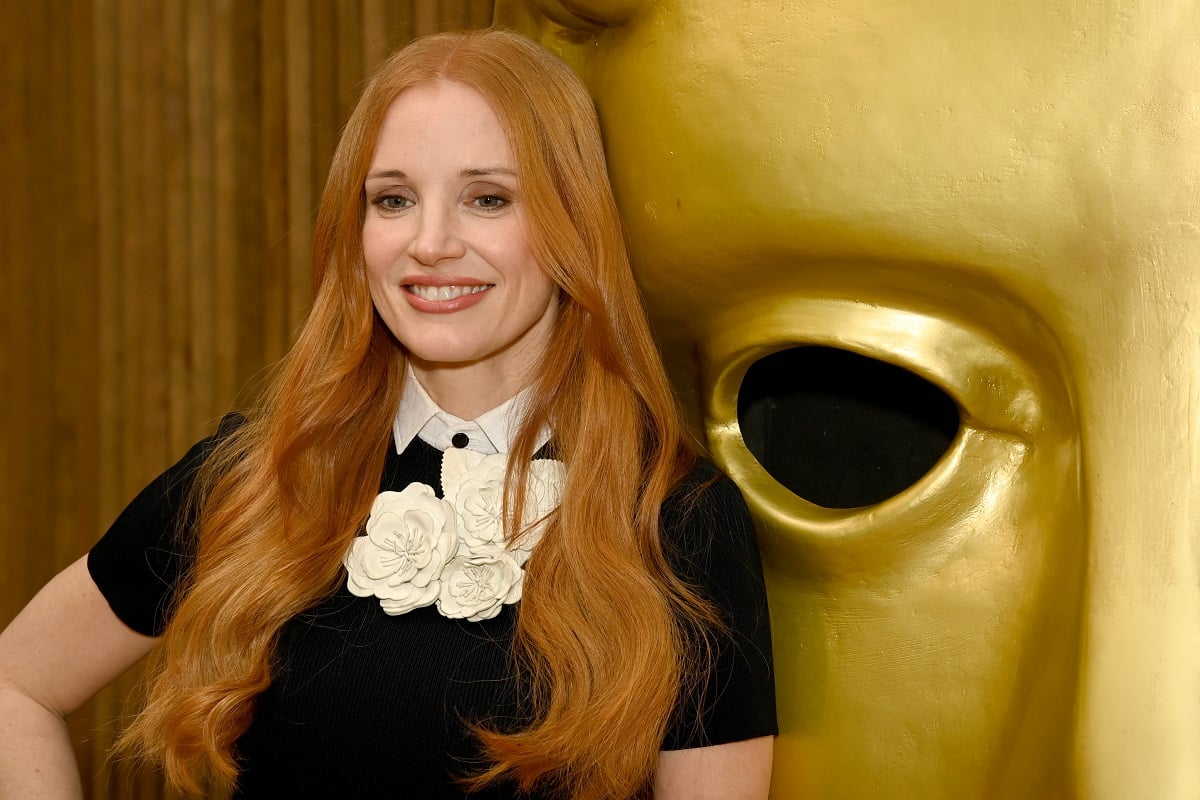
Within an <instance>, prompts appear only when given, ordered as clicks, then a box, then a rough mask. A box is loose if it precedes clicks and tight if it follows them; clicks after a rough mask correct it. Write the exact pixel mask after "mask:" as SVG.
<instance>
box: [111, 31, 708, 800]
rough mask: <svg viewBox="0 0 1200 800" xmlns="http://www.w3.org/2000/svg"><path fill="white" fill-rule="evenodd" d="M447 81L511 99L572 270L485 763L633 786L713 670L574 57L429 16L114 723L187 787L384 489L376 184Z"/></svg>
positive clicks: (360, 147) (641, 328)
mask: <svg viewBox="0 0 1200 800" xmlns="http://www.w3.org/2000/svg"><path fill="white" fill-rule="evenodd" d="M438 81H455V82H458V83H461V84H464V85H466V86H468V87H470V88H472V89H475V90H476V91H478V92H479V93H480V94H481V95H482V96H483V97H484V98H486V99H487V100H488V102H489V103H490V104H491V106H492V108H493V109H494V110H495V112H496V114H497V116H498V117H499V118H500V121H501V124H502V126H503V127H504V130H505V132H506V133H507V136H508V140H509V145H510V147H511V148H512V151H513V156H514V159H515V161H516V166H517V171H518V175H519V179H520V185H521V191H522V197H523V202H524V203H525V204H526V207H527V209H528V215H527V219H528V220H529V226H530V230H529V231H528V235H529V238H530V243H531V246H532V248H533V251H534V253H535V255H536V257H537V260H538V264H539V265H540V266H541V268H542V269H543V270H545V272H546V273H547V274H548V275H549V276H550V277H551V278H552V279H553V280H554V281H555V282H556V283H557V284H558V286H559V287H560V288H561V300H560V303H561V307H560V309H559V315H558V320H557V328H556V332H555V335H554V336H553V337H552V338H551V342H550V345H549V347H548V350H547V352H546V353H545V356H544V358H543V363H542V368H541V369H540V370H539V372H538V375H537V377H536V379H535V381H534V385H535V389H534V392H533V393H532V394H533V398H534V399H533V402H532V404H531V406H530V409H529V412H528V416H527V418H526V419H525V421H524V423H523V425H522V427H521V429H520V431H519V432H518V434H517V436H516V438H515V441H514V444H513V448H512V451H511V453H510V458H509V465H508V470H509V477H510V480H509V482H508V485H509V486H510V487H516V488H515V489H514V491H513V492H512V493H511V494H510V496H509V497H508V498H507V503H506V505H507V517H508V519H509V520H510V522H511V521H512V520H518V519H522V516H521V514H520V511H521V506H522V504H523V502H524V498H523V496H522V491H521V488H522V487H524V485H525V480H524V478H525V474H526V472H527V470H528V465H529V462H530V460H531V458H532V456H533V450H534V445H535V443H536V435H537V432H538V431H539V430H540V429H541V427H542V426H543V425H549V426H550V428H551V429H552V430H553V431H554V444H555V449H556V453H557V455H558V457H559V458H561V459H562V460H563V461H564V462H565V464H566V474H567V483H566V487H565V491H564V496H563V501H562V504H561V506H560V507H559V509H558V512H557V514H556V515H555V516H554V517H553V519H552V520H551V521H550V525H549V527H548V529H547V530H546V533H545V535H544V537H543V539H542V540H541V541H540V542H539V544H538V546H537V551H536V552H535V554H534V557H533V558H532V559H531V560H530V561H529V563H528V565H527V575H526V580H525V589H524V595H523V598H522V600H521V603H520V605H519V606H518V624H517V631H516V636H515V639H514V643H513V648H514V663H515V664H517V669H518V680H519V681H520V687H521V691H522V692H523V693H524V695H525V696H526V697H527V698H528V699H529V700H530V702H531V707H532V708H533V709H534V710H535V716H534V718H533V720H532V722H531V723H530V724H529V725H528V727H526V728H524V729H522V730H519V731H516V732H499V731H495V730H489V729H487V728H483V727H478V728H477V729H476V733H477V735H478V737H479V738H480V740H481V743H482V746H483V749H484V753H485V755H486V756H487V757H488V759H489V764H490V766H488V767H486V768H485V769H484V770H483V771H482V772H481V773H480V774H478V775H476V776H475V777H474V778H473V779H472V781H471V782H472V783H473V784H474V785H476V786H478V785H483V784H486V783H489V782H492V781H495V780H498V779H502V778H504V779H512V780H515V781H516V782H517V783H518V784H519V785H520V786H521V787H522V788H524V789H531V788H534V787H538V788H541V789H550V790H551V791H552V792H555V793H557V794H560V795H561V796H564V797H570V798H576V799H577V800H591V798H596V799H597V800H599V799H600V798H627V797H633V796H637V795H638V794H640V793H642V792H644V791H645V790H646V787H647V786H648V785H649V782H650V779H651V777H652V775H653V770H654V767H655V764H656V760H657V755H658V751H659V748H660V746H661V743H662V740H663V736H664V734H665V731H666V728H667V724H668V721H669V718H670V716H671V713H672V710H673V709H674V707H675V705H676V702H677V699H678V698H679V697H680V696H681V693H683V692H686V691H688V689H689V687H690V686H691V685H692V684H693V683H694V682H695V681H696V680H702V679H703V673H704V668H703V666H704V665H705V664H706V655H705V652H706V651H705V647H704V642H705V632H706V631H708V630H711V629H712V627H714V626H716V625H718V624H719V623H718V622H717V618H716V616H715V614H714V613H713V611H712V609H711V608H710V607H709V606H708V605H707V604H706V603H704V602H703V601H702V600H701V599H700V598H698V597H697V596H695V595H694V594H693V593H692V592H691V591H690V590H689V589H688V588H687V587H686V586H685V585H683V584H682V583H681V582H680V581H679V580H678V579H677V578H676V577H675V575H674V574H673V573H672V571H671V570H670V568H669V566H668V564H667V562H666V560H665V559H664V554H663V550H662V547H661V543H660V536H659V512H660V508H661V506H662V503H663V500H664V498H665V497H666V496H667V495H668V493H669V492H670V491H671V490H672V488H673V487H675V486H676V485H677V484H678V482H679V480H680V479H681V477H682V476H683V475H684V474H685V473H686V471H687V470H688V469H689V467H690V465H691V463H692V460H693V458H694V456H693V455H692V450H691V447H690V446H689V444H688V441H687V439H686V435H685V433H684V431H683V429H682V427H681V425H680V423H679V421H678V417H677V412H676V408H675V404H674V398H673V396H672V393H671V390H670V387H669V384H668V382H667V378H666V375H665V373H664V371H663V368H662V364H661V362H660V359H659V356H658V352H657V350H656V348H655V344H654V341H653V339H652V337H651V334H650V330H649V326H648V324H647V322H646V318H645V314H644V312H643V310H642V307H641V304H640V301H639V292H638V289H637V286H636V284H635V283H634V280H633V276H632V273H631V271H630V268H629V262H628V257H627V254H626V250H625V245H624V240H623V236H622V231H621V225H620V221H619V219H618V216H617V210H616V205H615V203H614V201H613V198H612V194H611V190H610V188H609V184H608V178H607V172H606V165H605V160H604V153H603V147H602V143H601V140H600V133H599V126H598V123H597V120H596V116H595V111H594V108H593V106H592V104H591V101H590V99H589V97H588V94H587V91H586V89H585V88H584V87H583V85H582V83H581V82H580V81H579V79H578V78H577V77H576V76H575V75H574V74H573V73H571V71H570V70H569V69H568V68H567V67H566V66H564V65H563V64H562V63H561V62H559V61H558V60H557V59H555V58H554V57H553V56H552V55H550V54H549V53H548V52H546V51H545V50H543V49H542V48H540V47H539V46H537V45H535V44H533V43H532V42H530V41H528V40H526V39H524V38H522V37H520V36H517V35H515V34H511V33H507V32H502V31H474V32H466V33H457V34H439V35H435V36H430V37H427V38H423V39H419V40H416V41H415V42H413V43H411V44H409V45H408V46H407V47H405V48H403V49H402V50H400V51H398V52H397V53H395V54H394V55H393V56H392V57H391V58H390V59H388V60H387V61H386V62H384V63H383V64H382V65H381V66H380V68H379V69H378V70H377V72H376V74H375V76H374V78H373V79H372V80H371V82H370V83H369V84H368V86H367V87H366V89H365V90H364V92H363V95H362V98H361V99H360V101H359V103H358V106H357V108H356V109H355V111H354V113H353V115H352V116H351V118H350V120H349V122H348V123H347V125H346V129H345V131H344V133H343V135H342V138H341V141H340V143H339V145H338V148H337V152H336V153H335V155H334V158H333V163H332V166H331V169H330V174H329V179H328V182H327V184H326V187H325V191H324V194H323V196H322V199H321V205H320V210H319V214H318V217H317V223H316V230H315V242H314V257H313V279H314V285H315V297H314V301H313V307H312V311H311V313H310V315H309V318H308V320H307V322H306V323H305V325H304V328H303V329H302V331H301V333H300V335H299V338H298V341H297V342H296V345H295V346H294V347H293V348H292V350H291V352H290V353H289V354H288V355H287V356H286V357H285V358H284V360H283V361H282V362H281V363H280V365H279V367H278V368H277V371H276V374H275V377H274V379H273V380H272V382H271V384H270V387H269V388H268V390H267V391H266V392H265V393H264V396H263V398H262V399H261V401H260V403H259V405H258V407H257V408H256V409H255V410H254V411H253V412H252V413H251V414H250V415H249V420H248V422H247V423H246V424H245V425H243V426H242V427H241V428H240V429H239V430H238V431H237V432H236V433H234V434H233V435H232V436H230V437H229V438H227V439H226V440H225V441H224V442H223V443H222V444H221V445H220V446H219V447H218V448H217V450H216V452H215V453H214V455H213V456H212V457H211V458H210V459H209V460H208V461H207V462H206V463H205V465H204V467H203V468H202V471H201V474H200V476H199V479H198V481H197V489H196V497H197V498H198V500H197V503H198V508H199V513H198V518H197V519H198V521H197V528H198V530H197V532H196V534H195V535H196V539H197V542H198V544H197V551H196V559H195V563H194V566H193V568H192V570H191V571H190V573H189V576H188V578H187V582H186V584H185V586H184V587H183V590H182V591H181V592H180V600H179V602H178V603H177V606H176V609H175V611H174V615H173V617H172V620H171V622H170V624H169V626H168V628H167V630H166V633H165V635H164V640H163V643H162V646H161V648H160V650H159V655H158V657H157V660H156V662H155V664H154V666H153V669H152V672H151V677H150V682H149V688H148V697H147V702H146V705H145V707H144V709H143V710H142V711H141V713H140V714H139V715H138V716H137V717H136V718H135V719H134V720H133V722H132V723H131V725H130V726H129V727H128V728H127V729H126V731H125V733H124V735H123V738H122V741H121V747H122V748H123V749H124V750H125V751H127V752H137V753H139V754H141V755H144V756H148V757H150V758H151V759H153V760H155V761H159V762H161V763H162V764H163V766H164V767H165V770H166V773H167V776H168V778H169V780H170V781H171V782H172V783H173V784H175V785H176V786H177V787H179V788H181V789H184V790H187V791H201V790H202V787H203V786H204V785H205V784H206V783H208V782H210V781H215V782H217V783H218V784H228V783H231V782H233V781H235V780H236V775H237V766H236V762H235V760H234V758H233V754H232V750H233V747H234V744H235V743H236V741H237V739H238V738H239V737H240V736H241V734H242V733H243V732H244V731H245V730H246V729H247V727H248V725H249V723H250V720H251V717H252V714H253V705H254V698H255V696H256V695H257V694H259V693H260V692H262V691H263V689H265V688H266V687H267V686H268V684H269V683H270V681H271V662H272V656H273V651H274V645H275V642H276V639H277V637H278V634H279V631H280V629H281V628H282V627H283V625H284V624H285V623H287V622H288V621H289V620H290V619H292V618H293V617H295V616H296V615H297V614H298V613H300V612H301V611H303V610H305V609H306V608H309V607H310V606H312V605H313V604H314V603H316V602H317V601H319V600H320V599H321V598H322V597H324V596H326V595H328V594H329V593H330V592H331V591H333V590H334V589H335V588H336V586H337V585H338V583H339V582H340V581H341V580H343V579H344V575H343V572H342V567H341V557H342V554H343V553H344V552H345V551H346V549H347V547H348V546H349V545H350V543H351V541H352V540H353V538H354V537H355V535H356V534H357V533H358V531H359V530H360V528H361V526H362V524H363V521H364V520H365V518H366V516H367V514H368V512H369V510H370V506H371V502H372V500H373V498H374V496H375V493H376V487H377V486H378V479H379V473H380V470H381V469H382V462H383V456H384V452H385V451H384V443H385V442H387V441H388V437H389V435H390V426H391V422H392V418H393V416H394V414H395V409H396V407H397V405H398V403H399V399H400V394H401V392H402V391H403V376H404V353H403V348H402V346H401V345H400V344H399V343H398V342H397V341H396V340H395V339H394V338H393V337H392V336H391V334H390V333H389V331H388V330H387V329H386V327H384V325H383V324H382V322H381V321H380V319H379V317H378V315H376V314H375V313H374V309H373V307H372V304H371V298H370V295H369V292H368V288H367V281H366V277H365V269H364V265H363V256H362V224H363V215H364V200H363V181H364V179H365V176H366V174H367V170H368V167H369V164H370V161H371V158H372V155H373V152H374V148H375V143H376V140H377V137H378V134H379V130H380V127H381V123H382V118H383V115H384V113H385V112H386V110H387V108H388V107H389V105H390V104H391V103H392V101H393V100H394V99H395V98H396V96H397V95H398V94H399V93H400V92H402V91H404V90H405V89H406V88H409V87H413V86H419V85H428V84H431V83H436V82H438ZM509 529H510V531H513V532H514V534H513V535H516V531H515V528H514V526H512V525H511V524H510V528H509Z"/></svg>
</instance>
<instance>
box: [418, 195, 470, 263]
mask: <svg viewBox="0 0 1200 800" xmlns="http://www.w3.org/2000/svg"><path fill="white" fill-rule="evenodd" d="M415 218H416V230H414V231H413V236H412V239H411V241H410V242H409V245H408V254H409V256H410V257H412V259H413V260H415V261H416V262H417V263H419V264H421V265H422V266H426V267H435V266H437V265H438V264H440V263H442V262H444V261H447V260H452V259H455V258H460V257H462V256H463V254H464V253H465V252H466V245H465V243H464V241H463V238H462V232H461V231H460V230H459V223H458V220H457V219H456V217H455V214H454V212H453V210H451V209H446V208H443V207H440V206H439V205H437V204H432V203H425V204H422V205H419V206H418V207H417V213H416V214H415Z"/></svg>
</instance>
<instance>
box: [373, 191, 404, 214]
mask: <svg viewBox="0 0 1200 800" xmlns="http://www.w3.org/2000/svg"><path fill="white" fill-rule="evenodd" d="M412 204H413V202H412V200H410V199H408V198H407V197H401V196H400V195H395V194H393V195H386V196H384V197H379V198H376V200H375V205H377V206H379V207H380V208H382V209H384V210H385V211H400V210H402V209H405V208H408V207H409V206H411V205H412Z"/></svg>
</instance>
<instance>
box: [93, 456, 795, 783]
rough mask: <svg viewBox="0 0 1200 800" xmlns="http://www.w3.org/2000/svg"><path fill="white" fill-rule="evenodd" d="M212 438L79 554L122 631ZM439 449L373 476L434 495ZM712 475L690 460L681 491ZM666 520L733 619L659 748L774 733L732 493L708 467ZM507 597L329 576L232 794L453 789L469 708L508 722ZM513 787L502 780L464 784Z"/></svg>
mask: <svg viewBox="0 0 1200 800" xmlns="http://www.w3.org/2000/svg"><path fill="white" fill-rule="evenodd" d="M210 447H211V440H208V441H206V442H204V443H201V444H200V445H197V447H196V448H193V450H192V451H190V452H189V454H188V455H187V456H185V457H184V459H183V460H182V461H180V463H179V464H177V465H175V467H172V468H171V470H168V472H167V473H166V474H164V476H161V477H160V478H159V479H157V480H156V481H155V482H154V483H152V484H151V485H150V487H148V488H147V489H146V490H145V491H144V492H143V493H142V494H140V495H139V496H138V498H137V499H135V500H134V502H133V503H131V504H130V506H129V507H128V508H127V509H126V510H125V512H123V513H122V515H121V516H120V517H119V518H118V520H117V521H116V522H115V523H114V524H113V527H112V528H111V529H110V530H109V531H108V533H107V534H106V535H105V536H104V538H103V539H101V540H100V542H98V543H97V544H96V546H95V547H94V548H93V549H92V552H91V554H90V555H89V560H88V564H89V568H90V569H91V573H92V576H93V578H94V579H95V581H96V584H97V586H99V587H100V590H101V592H102V593H103V594H104V595H105V597H106V598H107V599H108V600H109V603H110V604H111V605H112V607H113V610H114V611H115V612H116V613H117V615H118V616H119V617H121V619H123V620H124V621H125V622H126V624H128V625H130V627H132V628H134V629H135V630H140V631H142V632H145V633H157V632H159V631H161V626H162V625H163V623H164V619H163V612H162V609H164V608H168V607H169V600H170V593H171V587H172V586H173V585H174V584H175V583H176V581H177V580H178V575H179V574H180V570H182V569H183V568H184V567H185V563H186V559H185V558H184V557H182V556H181V555H180V553H181V551H182V550H185V549H186V548H180V547H179V546H178V545H177V543H176V542H175V541H174V534H173V532H174V531H175V530H176V529H177V525H176V521H175V515H176V514H178V511H179V509H180V508H181V507H182V497H183V494H184V492H186V487H187V485H188V481H189V477H190V475H191V474H192V472H193V471H194V469H195V467H196V465H197V464H199V463H200V461H201V460H202V458H203V457H204V455H205V454H206V453H207V452H208V451H209V448H210ZM441 458H442V454H441V452H440V451H438V450H437V449H435V448H433V447H431V446H430V445H428V444H426V443H424V442H423V441H421V440H420V439H417V440H414V441H413V442H412V444H410V445H409V447H408V448H407V449H406V450H405V452H404V453H403V454H399V455H397V454H396V453H395V451H394V449H393V448H389V454H388V457H387V460H386V463H385V466H384V472H383V476H382V479H381V482H380V490H381V491H382V490H394V491H399V490H401V489H403V488H404V487H405V486H407V485H408V484H409V483H411V482H413V481H419V482H421V483H426V484H429V485H430V486H432V487H434V489H435V490H437V491H438V492H439V494H440V493H441V485H440V468H441ZM715 474H716V473H715V470H714V468H713V467H712V466H711V465H710V464H707V462H701V464H700V465H699V466H698V467H697V470H696V471H695V472H694V473H693V475H691V476H689V479H688V480H687V481H686V482H685V486H684V487H682V488H683V489H684V491H683V492H681V493H680V494H682V495H686V494H687V491H686V489H687V488H688V487H694V486H696V485H698V484H699V483H703V482H708V481H709V479H710V478H712V477H714V476H715ZM663 523H664V528H665V530H666V532H667V533H666V535H667V538H668V541H667V542H666V545H667V549H668V551H669V552H670V553H671V556H672V561H673V563H674V564H675V565H676V568H677V570H678V571H679V572H680V573H681V574H682V575H683V577H685V579H687V580H689V581H690V582H692V583H694V584H696V585H697V586H699V587H700V588H701V590H702V592H703V593H704V594H705V595H706V596H708V597H709V598H710V599H711V600H712V601H713V602H714V603H715V604H716V605H717V606H718V608H720V609H721V610H722V611H723V612H724V613H725V615H726V617H727V619H728V621H729V625H730V629H731V632H732V640H731V641H728V642H726V643H725V644H724V646H723V647H722V648H721V650H720V653H719V655H718V659H717V665H716V673H715V675H714V676H713V678H712V680H711V681H710V683H709V687H708V693H707V696H706V698H705V699H704V700H702V701H701V705H702V706H703V707H704V711H703V714H702V717H701V725H700V726H697V724H696V719H695V718H694V716H692V717H690V718H688V719H686V720H681V721H680V724H678V725H676V726H675V728H674V729H673V730H672V731H671V732H670V733H669V735H668V737H667V741H666V742H664V747H666V748H671V749H676V748H682V747H696V746H702V745H707V744H718V743H722V742H728V741H737V740H741V739H746V738H752V737H755V736H764V735H770V734H773V733H775V732H776V723H775V711H774V685H773V682H772V669H771V656H770V639H769V627H768V621H767V613H766V606H765V597H764V592H763V585H762V575H761V569H760V566H759V563H758V553H757V550H756V549H755V546H754V538H753V532H752V530H751V527H750V523H749V519H748V516H747V513H746V509H745V504H744V503H743V502H742V500H741V496H740V494H738V492H737V489H736V487H734V486H733V484H732V483H731V482H730V481H728V479H725V478H720V479H718V480H716V481H715V482H713V483H712V485H711V486H709V487H708V488H707V489H706V490H705V491H704V492H703V493H702V494H701V499H700V501H699V502H697V503H696V504H695V505H694V506H693V505H692V504H690V503H689V504H687V512H686V513H685V512H684V510H683V506H682V505H681V504H679V503H669V504H668V506H667V507H665V508H664V512H663ZM518 608H519V604H518V605H514V606H505V607H504V609H503V610H502V611H501V613H500V614H499V616H497V617H495V618H494V619H491V620H486V621H484V622H467V621H465V620H453V619H448V618H446V617H443V616H441V615H440V614H439V613H438V611H437V610H436V608H434V607H426V608H420V609H416V610H414V611H411V612H409V613H407V614H402V615H399V616H388V615H387V614H385V613H384V612H383V610H382V609H381V608H380V606H379V603H378V601H377V600H376V599H375V598H359V597H355V596H353V595H351V594H350V593H349V592H348V591H347V590H346V589H345V586H344V585H343V586H341V587H339V589H338V591H337V592H336V593H335V594H334V595H333V596H331V597H329V598H327V599H326V600H324V601H323V602H321V603H320V604H318V605H317V606H316V607H315V608H313V609H311V610H309V611H307V612H305V613H304V614H302V615H300V616H298V617H297V618H296V619H295V620H293V621H291V622H290V623H288V624H287V625H286V626H285V628H284V630H283V632H282V634H281V638H280V643H279V649H278V652H277V656H276V664H275V679H274V682H273V683H272V685H271V686H270V687H269V688H268V689H267V691H266V692H265V693H264V694H262V695H261V696H260V697H259V698H258V700H257V705H256V707H255V716H254V722H253V723H252V725H251V727H250V729H249V730H248V731H247V733H246V734H245V735H244V736H243V737H242V739H241V740H240V741H239V742H238V745H237V750H238V756H239V760H240V762H241V764H242V774H241V777H240V780H239V787H238V794H237V797H239V798H243V799H245V800H249V799H250V798H277V797H289V798H308V797H313V798H326V797H330V798H333V797H337V798H341V797H353V796H374V797H390V798H392V797H394V798H421V799H422V800H437V799H438V798H461V797H464V794H463V791H462V789H461V788H460V787H459V786H458V784H457V783H456V782H455V777H456V776H461V775H463V774H465V773H467V772H469V771H470V769H471V764H472V760H473V759H477V758H478V749H477V747H476V745H475V744H474V742H473V740H472V738H471V737H470V735H469V733H468V729H467V726H466V721H474V722H488V723H489V724H491V725H493V726H496V727H503V726H505V725H513V724H516V722H517V720H518V705H517V698H516V695H515V688H514V681H513V679H512V670H511V669H510V665H509V661H508V649H509V644H510V640H511V635H512V630H513V626H514V624H515V620H516V614H517V609H518ZM631 702H636V698H631ZM687 705H689V706H694V703H688V704H687ZM514 796H517V795H516V794H515V792H514V790H513V788H512V787H509V786H497V787H494V788H492V789H490V790H488V791H487V792H485V793H477V794H474V795H471V797H473V798H489V800H491V799H493V798H510V797H514Z"/></svg>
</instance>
